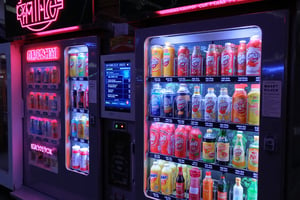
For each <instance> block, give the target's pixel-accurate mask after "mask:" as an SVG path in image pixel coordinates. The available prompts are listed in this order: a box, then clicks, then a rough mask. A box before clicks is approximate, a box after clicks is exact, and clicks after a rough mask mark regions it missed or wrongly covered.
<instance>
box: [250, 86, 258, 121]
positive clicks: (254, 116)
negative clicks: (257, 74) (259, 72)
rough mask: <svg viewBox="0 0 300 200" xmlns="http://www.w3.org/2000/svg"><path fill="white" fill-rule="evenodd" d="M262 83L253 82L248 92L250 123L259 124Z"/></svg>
mask: <svg viewBox="0 0 300 200" xmlns="http://www.w3.org/2000/svg"><path fill="white" fill-rule="evenodd" d="M259 103H260V84H252V85H251V91H250V92H249V93H248V124H251V125H259Z"/></svg>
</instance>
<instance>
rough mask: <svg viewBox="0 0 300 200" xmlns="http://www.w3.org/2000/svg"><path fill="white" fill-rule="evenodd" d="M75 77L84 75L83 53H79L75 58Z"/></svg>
mask: <svg viewBox="0 0 300 200" xmlns="http://www.w3.org/2000/svg"><path fill="white" fill-rule="evenodd" d="M76 67H77V76H80V77H83V76H84V73H85V53H79V54H78V58H77V66H76Z"/></svg>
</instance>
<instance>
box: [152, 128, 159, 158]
mask: <svg viewBox="0 0 300 200" xmlns="http://www.w3.org/2000/svg"><path fill="white" fill-rule="evenodd" d="M158 146H159V129H156V128H154V127H153V126H151V127H150V151H151V152H153V153H159V151H158Z"/></svg>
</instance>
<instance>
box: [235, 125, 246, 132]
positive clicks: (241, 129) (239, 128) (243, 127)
mask: <svg viewBox="0 0 300 200" xmlns="http://www.w3.org/2000/svg"><path fill="white" fill-rule="evenodd" d="M236 129H237V130H240V131H245V130H246V129H247V127H246V126H245V125H236Z"/></svg>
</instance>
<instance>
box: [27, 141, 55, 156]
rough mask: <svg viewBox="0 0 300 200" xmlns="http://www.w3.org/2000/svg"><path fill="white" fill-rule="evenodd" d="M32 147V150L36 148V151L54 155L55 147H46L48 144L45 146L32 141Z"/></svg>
mask: <svg viewBox="0 0 300 200" xmlns="http://www.w3.org/2000/svg"><path fill="white" fill-rule="evenodd" d="M30 148H31V150H34V151H39V152H42V153H46V154H49V155H53V149H52V148H49V147H46V146H43V145H39V144H34V143H31V144H30Z"/></svg>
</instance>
